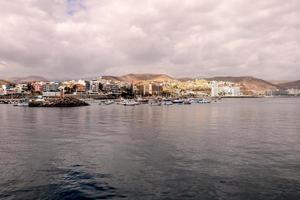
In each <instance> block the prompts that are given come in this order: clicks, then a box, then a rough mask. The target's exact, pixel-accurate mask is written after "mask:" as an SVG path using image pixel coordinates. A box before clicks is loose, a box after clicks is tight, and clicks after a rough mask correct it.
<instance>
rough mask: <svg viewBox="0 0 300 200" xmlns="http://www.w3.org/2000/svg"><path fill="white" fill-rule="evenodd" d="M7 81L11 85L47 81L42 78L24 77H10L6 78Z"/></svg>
mask: <svg viewBox="0 0 300 200" xmlns="http://www.w3.org/2000/svg"><path fill="white" fill-rule="evenodd" d="M7 80H8V81H10V82H13V83H17V84H18V83H28V82H34V81H44V82H47V81H48V80H47V79H46V78H44V77H42V76H25V77H10V78H7Z"/></svg>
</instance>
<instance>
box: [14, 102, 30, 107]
mask: <svg viewBox="0 0 300 200" xmlns="http://www.w3.org/2000/svg"><path fill="white" fill-rule="evenodd" d="M14 106H23V107H28V106H29V103H28V102H20V103H17V104H14Z"/></svg>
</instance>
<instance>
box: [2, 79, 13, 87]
mask: <svg viewBox="0 0 300 200" xmlns="http://www.w3.org/2000/svg"><path fill="white" fill-rule="evenodd" d="M10 84H12V83H11V82H9V81H6V80H0V87H1V86H2V85H10Z"/></svg>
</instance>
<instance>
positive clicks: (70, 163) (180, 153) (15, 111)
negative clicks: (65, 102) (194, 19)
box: [0, 98, 300, 200]
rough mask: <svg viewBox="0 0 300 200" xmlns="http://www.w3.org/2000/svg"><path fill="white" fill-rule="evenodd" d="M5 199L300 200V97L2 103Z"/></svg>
mask: <svg viewBox="0 0 300 200" xmlns="http://www.w3.org/2000/svg"><path fill="white" fill-rule="evenodd" d="M0 199H1V200H4V199H5V200H6V199H7V200H10V199H11V200H12V199H14V200H15V199H17V200H27V199H28V200H31V199H34V200H35V199H42V200H44V199H45V200H53V199H55V200H75V199H130V200H131V199H133V200H134V199H141V200H148V199H149V200H150V199H151V200H153V199H154V200H156V199H166V200H167V199H168V200H171V199H176V200H177V199H178V200H185V199H197V200H198V199H204V200H206V199H208V200H227V199H230V200H282V199H283V200H285V199H286V200H294V199H295V200H299V199H300V98H253V99H222V100H220V101H218V102H212V103H211V104H192V105H171V106H149V105H140V106H135V107H126V106H121V105H108V106H106V105H98V104H92V105H91V106H88V107H76V108H29V107H14V106H11V105H0Z"/></svg>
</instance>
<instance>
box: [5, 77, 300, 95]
mask: <svg viewBox="0 0 300 200" xmlns="http://www.w3.org/2000/svg"><path fill="white" fill-rule="evenodd" d="M299 94H300V91H299V90H297V89H289V90H279V89H274V90H264V91H261V90H259V91H255V90H247V89H245V85H243V84H240V83H234V82H230V81H220V80H206V79H191V80H177V79H164V80H140V81H120V80H112V79H110V78H108V77H105V76H104V77H98V78H95V79H91V80H66V81H61V82H52V81H24V82H21V83H10V82H7V83H5V84H3V83H2V85H0V98H1V99H20V98H35V97H37V96H39V97H40V98H41V97H42V98H55V97H62V96H63V97H74V98H78V99H98V100H101V99H120V98H124V99H136V98H172V99H187V98H214V97H218V98H220V97H222V98H226V97H227V98H229V97H232V98H233V97H237V98H238V97H264V96H274V95H299Z"/></svg>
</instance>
